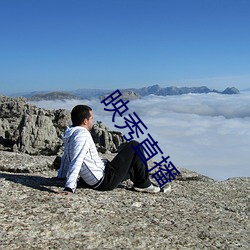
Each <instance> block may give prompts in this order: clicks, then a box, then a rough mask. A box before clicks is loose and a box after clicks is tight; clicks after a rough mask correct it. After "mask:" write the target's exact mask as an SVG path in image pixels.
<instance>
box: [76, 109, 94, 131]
mask: <svg viewBox="0 0 250 250" xmlns="http://www.w3.org/2000/svg"><path fill="white" fill-rule="evenodd" d="M71 120H72V124H73V127H75V126H82V127H85V128H86V129H88V130H89V131H90V130H91V128H92V126H93V113H92V108H90V107H89V106H87V105H77V106H75V107H74V108H73V109H72V111H71Z"/></svg>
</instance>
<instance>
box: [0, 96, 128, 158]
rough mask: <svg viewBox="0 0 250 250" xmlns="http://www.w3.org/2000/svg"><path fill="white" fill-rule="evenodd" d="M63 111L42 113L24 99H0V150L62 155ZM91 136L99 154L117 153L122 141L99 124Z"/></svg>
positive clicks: (67, 117)
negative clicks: (100, 152)
mask: <svg viewBox="0 0 250 250" xmlns="http://www.w3.org/2000/svg"><path fill="white" fill-rule="evenodd" d="M70 123H71V119H70V112H69V111H67V110H63V109H59V110H46V109H42V108H38V107H36V106H34V105H31V104H28V103H26V99H25V98H10V97H5V96H1V97H0V150H1V149H2V150H6V149H7V150H11V151H17V152H18V151H19V152H25V153H28V154H33V155H35V154H42V155H56V154H62V150H63V141H62V136H63V133H64V130H65V128H66V126H67V125H70ZM92 136H93V139H94V141H95V143H96V144H97V146H98V149H99V150H100V151H102V152H106V151H110V152H117V149H118V147H119V145H120V144H121V143H123V141H124V139H123V137H122V134H121V133H119V132H115V131H110V130H109V129H108V128H107V127H106V126H104V125H103V124H102V123H101V122H98V123H97V124H95V125H94V127H93V131H92Z"/></svg>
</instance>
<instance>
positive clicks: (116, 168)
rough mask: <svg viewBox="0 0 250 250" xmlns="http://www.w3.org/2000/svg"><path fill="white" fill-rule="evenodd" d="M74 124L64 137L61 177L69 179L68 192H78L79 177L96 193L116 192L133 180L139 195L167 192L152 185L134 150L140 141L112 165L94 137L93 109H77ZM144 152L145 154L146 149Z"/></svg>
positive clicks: (116, 157)
mask: <svg viewBox="0 0 250 250" xmlns="http://www.w3.org/2000/svg"><path fill="white" fill-rule="evenodd" d="M71 120H72V126H68V127H67V129H66V131H65V133H64V139H63V140H64V154H63V157H62V161H61V165H60V169H59V171H58V176H57V177H58V178H65V177H66V178H67V180H66V184H65V189H64V192H66V193H68V192H72V193H74V192H75V190H76V186H77V180H78V176H79V175H80V181H81V182H83V183H85V185H86V186H87V187H89V188H93V189H96V190H101V191H105V190H112V189H114V188H116V187H117V186H118V185H119V184H120V183H121V182H122V181H123V180H125V179H127V177H128V176H129V178H130V179H131V181H132V182H133V183H134V187H133V189H134V190H136V191H139V192H148V193H158V192H164V189H162V188H160V187H157V186H155V185H153V184H152V183H151V181H150V180H149V174H148V172H147V169H146V166H145V165H144V163H143V162H142V160H141V159H140V157H139V156H138V155H137V153H136V152H135V151H134V149H133V148H132V147H131V145H133V146H134V147H136V146H137V145H138V144H139V143H138V142H137V141H134V140H133V141H130V142H129V143H127V144H126V146H124V148H123V149H122V150H121V151H120V152H119V153H118V154H117V155H116V156H115V157H114V159H113V160H112V161H108V160H103V159H101V158H100V157H99V155H98V152H97V149H96V146H95V143H94V141H93V139H92V136H91V134H90V131H91V129H92V126H93V112H92V109H91V108H90V107H88V106H86V105H77V106H75V107H74V108H73V110H72V112H71ZM140 150H141V151H142V152H143V149H142V148H141V149H140Z"/></svg>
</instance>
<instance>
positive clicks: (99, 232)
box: [0, 151, 250, 249]
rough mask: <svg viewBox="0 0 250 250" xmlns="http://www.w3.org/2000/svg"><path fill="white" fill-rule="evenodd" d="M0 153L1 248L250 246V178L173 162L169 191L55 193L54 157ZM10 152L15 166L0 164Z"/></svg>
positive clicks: (58, 185)
mask: <svg viewBox="0 0 250 250" xmlns="http://www.w3.org/2000/svg"><path fill="white" fill-rule="evenodd" d="M0 153H1V160H0V166H1V171H0V178H1V182H0V201H1V202H0V214H1V216H0V225H1V231H0V246H1V249H249V247H250V241H249V230H250V228H249V227H250V226H249V225H250V224H249V212H250V208H249V199H250V192H249V191H250V178H247V177H246V178H232V179H229V180H226V181H221V182H218V181H214V180H212V179H210V178H208V177H205V176H201V175H199V174H198V173H195V172H192V171H189V170H185V169H182V168H178V170H179V171H180V172H181V175H180V176H178V178H177V179H176V180H174V181H172V182H171V186H172V192H171V193H159V194H145V193H139V192H135V191H131V190H130V189H128V188H117V189H115V190H113V191H107V192H100V191H96V190H91V189H84V188H78V189H77V191H76V193H75V194H70V195H62V194H61V193H60V192H61V191H62V189H63V186H64V181H61V180H57V179H56V178H55V176H56V174H57V172H56V171H55V170H53V169H52V168H51V165H53V161H54V158H55V156H54V157H52V156H51V157H45V156H28V157H27V155H25V154H20V153H18V154H17V153H10V152H3V151H2V152H1V151H0ZM2 153H3V154H2ZM102 156H103V157H104V158H109V159H110V160H111V159H112V158H113V157H114V156H115V155H114V154H104V155H102ZM22 157H23V158H22ZM26 157H27V158H26ZM11 159H12V164H15V166H16V167H17V169H18V166H19V173H18V171H16V172H13V171H12V172H9V171H6V169H3V168H2V166H7V165H8V164H7V163H6V162H8V161H10V160H11ZM25 159H26V162H25ZM7 160H8V161H7ZM22 164H23V165H25V166H26V168H25V169H26V170H25V171H23V172H22V171H21V170H20V169H22ZM39 164H40V165H39ZM150 164H151V163H150ZM10 165H11V164H9V166H10ZM38 166H39V167H38ZM3 170H5V171H3ZM7 170H8V169H7Z"/></svg>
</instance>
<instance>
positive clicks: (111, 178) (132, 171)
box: [97, 141, 151, 191]
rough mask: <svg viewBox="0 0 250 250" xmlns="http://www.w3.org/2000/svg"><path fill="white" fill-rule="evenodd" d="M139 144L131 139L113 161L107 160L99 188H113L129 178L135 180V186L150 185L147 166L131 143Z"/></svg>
mask: <svg viewBox="0 0 250 250" xmlns="http://www.w3.org/2000/svg"><path fill="white" fill-rule="evenodd" d="M138 144H139V143H138V142H137V141H130V142H129V143H127V144H126V146H124V148H123V149H122V150H121V151H120V152H119V153H118V154H117V155H116V156H115V158H114V159H113V160H112V161H111V162H109V161H108V162H107V164H106V167H105V176H104V179H103V181H102V183H101V184H100V186H99V187H98V188H97V190H102V191H105V190H112V189H114V188H116V187H117V186H118V185H119V184H120V183H121V182H122V181H124V180H126V179H128V178H129V179H130V180H131V181H133V183H134V186H135V187H138V188H146V187H149V186H150V184H151V182H150V180H149V174H148V172H147V170H146V166H145V165H144V163H143V162H142V160H141V159H140V157H139V156H138V155H137V153H136V152H135V151H134V149H133V148H132V147H131V145H133V146H134V147H136V146H137V145H138ZM140 151H143V149H142V147H140Z"/></svg>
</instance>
